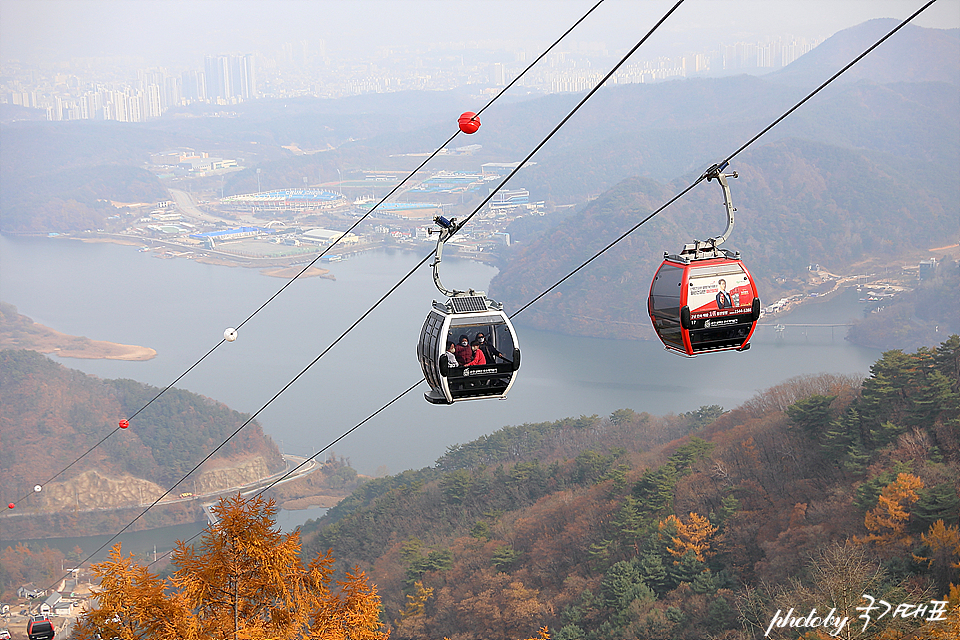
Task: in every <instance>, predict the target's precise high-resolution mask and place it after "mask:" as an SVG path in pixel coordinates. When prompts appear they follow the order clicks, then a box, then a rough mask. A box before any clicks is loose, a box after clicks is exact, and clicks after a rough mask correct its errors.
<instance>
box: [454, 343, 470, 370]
mask: <svg viewBox="0 0 960 640" xmlns="http://www.w3.org/2000/svg"><path fill="white" fill-rule="evenodd" d="M456 356H457V361H458V362H459V363H460V366H465V365H466V364H467V363H468V362H470V361H471V360H473V349H471V348H470V340H469V338H467V336H465V335H461V336H460V337H459V338H458V339H457V348H456Z"/></svg>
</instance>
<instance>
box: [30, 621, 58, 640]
mask: <svg viewBox="0 0 960 640" xmlns="http://www.w3.org/2000/svg"><path fill="white" fill-rule="evenodd" d="M54 635H56V631H55V630H54V628H53V622H51V621H50V619H49V618H47V617H46V616H33V617H32V618H30V622H28V623H27V638H29V639H30V640H52V639H53V636H54Z"/></svg>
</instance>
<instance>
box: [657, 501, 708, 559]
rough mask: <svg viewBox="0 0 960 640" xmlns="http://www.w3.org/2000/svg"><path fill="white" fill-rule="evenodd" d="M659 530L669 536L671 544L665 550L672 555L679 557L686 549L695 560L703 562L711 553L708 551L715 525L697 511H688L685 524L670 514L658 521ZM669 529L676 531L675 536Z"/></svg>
mask: <svg viewBox="0 0 960 640" xmlns="http://www.w3.org/2000/svg"><path fill="white" fill-rule="evenodd" d="M659 530H660V533H661V535H669V536H670V541H671V542H672V543H673V546H671V547H667V551H669V552H670V555H672V556H675V557H677V558H680V557H682V556H683V555H684V554H685V553H686V552H687V551H693V552H694V554H696V556H697V560H699V561H701V562H704V561H706V558H707V556H711V555H713V553H712V552H711V551H710V542H711V540H712V538H713V535H714V534H715V533H716V532H717V527H715V526H713V525H712V524H710V521H709V520H708V519H706V518H705V517H703V516H701V515H699V514H697V513H693V512H690V518H689V521H688V523H687V524H684V522H683V521H682V520H680V518H678V517H677V516H674V515H671V516H669V517H667V519H666V520H661V521H660V524H659ZM671 530H675V531H676V532H677V533H676V535H675V536H674V535H670V534H669V532H670V531H671Z"/></svg>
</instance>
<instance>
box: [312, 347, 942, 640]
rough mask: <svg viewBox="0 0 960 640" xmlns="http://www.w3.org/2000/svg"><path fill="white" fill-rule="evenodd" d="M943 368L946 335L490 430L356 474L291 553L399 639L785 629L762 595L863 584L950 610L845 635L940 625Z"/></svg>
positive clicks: (798, 598)
mask: <svg viewBox="0 0 960 640" xmlns="http://www.w3.org/2000/svg"><path fill="white" fill-rule="evenodd" d="M958 382H960V337H958V336H956V335H954V336H951V337H950V338H949V339H948V340H946V341H944V342H943V343H942V344H940V345H939V346H938V347H936V348H934V349H928V348H921V349H918V350H917V351H915V352H912V353H906V352H903V351H900V350H893V351H888V352H885V353H884V354H883V356H882V357H881V358H880V359H879V360H877V361H876V363H875V364H874V365H873V366H872V368H871V372H870V375H869V376H868V377H867V378H866V379H862V380H861V379H857V378H853V377H846V376H837V375H828V374H820V375H809V376H803V377H799V378H796V379H793V380H790V381H787V382H785V383H783V384H780V385H778V386H776V387H772V388H770V389H767V390H765V391H763V392H762V393H760V394H758V395H756V396H755V397H754V398H752V399H750V400H749V401H747V402H745V403H744V404H742V405H741V406H739V407H736V408H735V409H732V410H723V409H722V408H720V407H717V406H712V407H702V408H701V409H700V410H698V411H696V412H690V413H687V414H681V415H673V416H665V417H656V416H652V415H649V414H646V413H636V412H634V411H631V410H629V409H621V410H618V411H616V412H614V413H613V414H611V415H610V416H607V417H600V416H580V417H579V418H570V419H566V420H560V421H556V422H550V423H540V424H524V425H520V426H513V427H505V428H503V429H500V430H499V431H496V432H494V433H492V434H490V435H488V436H484V437H482V438H480V439H478V440H475V441H473V442H470V443H466V444H463V445H457V446H453V447H450V448H449V450H448V451H447V453H446V454H445V455H444V456H442V457H441V458H440V459H438V460H437V462H436V464H435V465H434V466H433V467H430V468H424V469H420V470H411V471H405V472H403V473H400V474H397V475H394V476H389V477H384V478H379V479H375V480H372V481H371V482H369V483H367V484H365V485H363V486H362V487H360V488H359V489H357V490H356V491H355V492H354V493H353V495H352V496H351V497H350V498H347V499H345V500H344V501H342V502H341V503H340V504H339V505H338V506H337V507H336V508H334V509H331V510H330V511H329V512H328V514H327V515H326V516H325V517H324V518H323V519H321V520H319V521H311V522H309V523H307V525H306V526H305V527H303V529H302V535H303V540H304V550H305V552H307V553H309V554H312V553H319V552H321V551H327V550H330V551H331V552H332V553H333V555H334V556H335V557H336V558H337V563H338V567H339V568H340V569H339V570H341V571H342V570H344V568H349V567H354V566H359V567H361V568H362V569H363V570H364V571H366V572H367V574H368V575H369V576H370V578H371V580H372V581H373V582H375V583H376V584H377V585H378V588H379V593H380V596H381V598H382V601H383V612H382V621H383V622H384V624H386V625H389V626H390V628H391V629H392V634H391V637H392V638H399V639H411V640H413V639H421V638H422V639H426V638H442V637H447V638H450V640H467V639H469V638H477V637H483V638H488V639H490V640H507V639H510V638H518V637H527V636H531V635H534V634H535V633H536V632H537V630H538V629H539V628H540V627H542V626H546V627H547V628H548V629H549V630H550V632H551V635H550V637H551V638H553V639H554V640H556V639H560V640H577V639H579V640H618V639H620V638H650V639H655V638H663V639H678V640H679V639H686V638H690V639H694V638H705V637H709V638H729V639H731V640H733V639H738V640H739V639H743V638H757V637H763V636H764V635H765V633H764V632H765V631H769V635H767V636H766V637H773V638H797V637H800V636H801V633H798V632H797V631H796V629H790V628H786V629H781V628H776V627H775V628H773V629H768V625H769V624H770V621H771V619H772V618H773V616H774V614H775V612H777V611H778V610H781V611H784V612H785V611H787V610H788V609H789V608H791V607H792V608H794V609H795V610H796V611H802V612H803V613H804V614H806V613H807V612H809V611H810V609H811V608H816V609H817V610H818V611H821V612H822V614H823V613H826V611H828V610H830V609H831V608H835V609H836V610H837V611H838V612H839V613H838V615H846V616H849V617H850V619H851V620H853V621H855V622H856V624H855V625H853V626H855V627H856V629H859V628H860V626H861V625H862V624H863V621H857V616H858V615H860V613H859V611H857V610H856V607H857V606H864V603H865V602H866V601H865V600H862V599H861V596H862V594H869V595H871V596H872V597H874V598H875V599H877V600H878V601H879V600H884V601H886V602H889V603H895V604H901V603H907V604H911V603H912V605H916V606H919V605H920V604H922V603H926V606H927V607H928V608H929V607H931V606H933V605H931V604H930V601H931V600H935V601H941V602H945V601H949V602H950V605H949V607H950V611H951V613H950V615H951V616H952V618H951V619H952V622H950V623H949V624H951V625H953V626H951V627H949V629H948V627H947V626H946V625H947V624H948V623H947V622H941V621H939V620H934V621H931V620H929V619H928V618H929V617H930V616H929V615H928V614H924V615H926V618H924V617H923V616H920V617H919V618H918V617H917V616H916V615H914V616H912V617H909V616H907V617H904V616H903V615H900V616H887V617H885V618H882V619H877V620H873V621H871V624H870V626H869V633H864V634H862V635H858V636H855V637H864V638H867V637H869V638H881V637H882V638H934V637H943V638H946V637H955V636H952V635H950V633H953V631H950V629H953V630H954V631H955V630H956V625H957V624H960V617H958V616H960V608H958V605H960V588H958V587H957V585H958V584H960V576H958V561H960V530H958V520H960V495H958V487H960V384H958ZM940 606H944V607H945V606H947V605H940ZM912 610H913V611H914V613H916V611H917V609H916V607H914V609H912ZM821 631H823V630H822V629H821ZM810 633H811V635H808V636H803V637H809V638H814V637H816V638H821V637H823V638H825V637H827V636H826V635H816V634H814V631H813V630H811V631H810ZM937 634H940V635H937ZM844 637H846V636H844ZM851 637H854V636H851Z"/></svg>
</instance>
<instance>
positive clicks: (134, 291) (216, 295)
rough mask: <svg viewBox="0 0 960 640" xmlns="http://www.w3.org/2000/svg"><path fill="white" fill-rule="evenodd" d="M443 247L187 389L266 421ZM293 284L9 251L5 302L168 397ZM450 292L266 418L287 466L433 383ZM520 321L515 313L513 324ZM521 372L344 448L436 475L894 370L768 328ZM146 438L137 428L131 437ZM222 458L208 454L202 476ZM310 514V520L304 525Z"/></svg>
mask: <svg viewBox="0 0 960 640" xmlns="http://www.w3.org/2000/svg"><path fill="white" fill-rule="evenodd" d="M431 249H432V246H430V245H422V246H419V247H416V252H413V251H397V250H380V251H373V252H369V253H365V254H361V255H358V256H355V257H353V258H350V259H349V260H345V261H343V262H337V263H332V264H330V265H325V266H327V267H329V268H330V270H331V272H332V274H333V275H334V276H335V277H336V280H330V279H325V278H309V279H303V280H298V281H296V282H294V283H293V284H292V285H291V286H290V287H289V288H288V289H287V290H286V291H284V293H283V294H281V295H280V296H279V297H277V298H276V299H275V300H274V301H273V302H272V303H271V304H269V305H268V306H267V307H265V308H264V309H263V310H262V311H261V312H260V313H259V314H258V315H256V316H255V317H254V318H253V319H252V320H251V321H250V322H249V323H248V324H246V325H245V326H243V327H242V328H241V329H240V331H239V338H238V340H237V341H236V342H233V343H225V344H223V345H221V346H220V348H218V349H216V351H214V352H213V353H212V354H211V355H210V356H209V357H208V358H207V359H206V360H204V362H202V363H201V364H200V365H199V366H197V367H196V368H195V369H194V370H193V371H191V372H190V373H189V374H188V375H187V376H185V377H184V378H183V379H182V380H181V381H180V382H179V383H178V385H177V386H179V387H182V388H184V389H188V390H190V391H194V392H196V393H200V394H203V395H205V396H208V397H211V398H214V399H216V400H219V401H222V402H224V403H226V404H227V405H229V406H230V407H232V408H234V409H237V410H239V411H244V412H248V413H253V412H255V411H257V410H258V409H260V408H261V407H263V406H264V404H266V403H267V402H268V401H269V400H270V399H271V398H272V397H273V396H274V395H276V394H277V393H278V392H279V391H280V389H281V388H282V387H283V386H284V385H286V384H287V383H288V382H290V380H292V379H293V378H294V376H296V375H297V374H298V373H299V372H300V371H301V370H303V369H304V368H305V367H307V365H308V364H309V363H310V362H311V361H312V360H314V359H315V358H316V357H317V355H318V354H319V353H321V352H322V351H323V350H324V349H326V348H327V347H328V346H329V345H330V344H331V342H332V341H333V340H335V339H336V338H337V337H338V336H339V335H340V334H341V333H342V332H343V331H344V330H345V329H346V328H347V327H348V326H349V325H350V324H351V323H352V322H353V321H355V320H356V319H357V318H358V317H359V316H360V315H361V314H362V313H363V312H365V311H366V310H367V309H368V308H369V307H370V306H371V305H372V304H373V303H374V302H376V300H377V299H379V297H380V296H382V295H383V293H384V292H385V291H386V290H387V289H388V288H390V287H391V286H393V285H394V284H396V282H397V281H398V280H399V279H400V277H401V276H402V275H403V274H405V273H406V272H407V271H408V270H409V269H411V268H412V267H413V265H415V264H416V263H417V262H418V261H419V260H420V259H421V258H422V257H423V256H424V255H426V253H428V252H429V251H430V250H431ZM443 265H444V267H443V280H444V284H446V285H447V286H451V287H458V288H466V287H474V288H480V289H482V288H484V287H486V286H487V285H488V283H489V281H490V279H491V278H492V277H493V276H494V275H495V273H496V271H495V269H494V268H492V267H490V266H488V265H484V264H480V263H476V262H472V261H467V260H458V259H455V258H445V259H444V262H443ZM286 282H287V281H286V280H281V279H278V278H271V277H267V276H264V275H262V274H260V272H259V271H258V270H256V269H247V268H239V267H225V266H214V265H205V264H200V263H197V262H194V261H191V260H185V259H170V260H161V259H157V258H155V257H153V255H152V254H151V253H140V252H138V251H137V248H136V247H132V246H122V245H115V244H108V243H84V242H80V241H76V240H67V239H47V238H11V237H0V299H2V300H3V301H5V302H9V303H11V304H13V305H15V306H16V307H17V308H18V310H19V311H20V313H22V314H24V315H27V316H29V317H31V318H33V319H34V320H35V321H37V322H39V323H41V324H44V325H46V326H48V327H51V328H53V329H56V330H57V331H62V332H64V333H68V334H72V335H78V336H86V337H88V338H91V339H96V340H108V341H111V342H119V343H124V344H135V345H142V346H146V347H151V348H153V349H156V350H157V357H156V358H154V359H152V360H149V361H145V362H123V361H112V360H82V359H69V358H55V359H56V360H58V361H59V362H62V363H63V364H64V365H65V366H67V367H71V368H74V369H79V370H81V371H84V372H87V373H91V374H95V375H98V376H101V377H105V378H131V379H134V380H138V381H140V382H146V383H149V384H152V385H156V386H158V387H163V386H166V385H167V384H169V383H170V382H171V381H172V380H173V379H175V378H176V377H177V376H179V375H180V374H181V373H182V372H183V371H184V370H186V369H187V368H188V367H190V366H191V365H192V364H194V363H195V362H196V361H197V360H198V359H199V358H200V357H201V356H202V355H203V354H204V353H206V352H207V351H209V350H210V349H211V348H212V347H213V346H214V345H216V344H217V343H218V342H219V341H220V340H221V339H222V335H223V331H224V329H225V328H227V327H235V326H237V325H238V324H239V323H241V322H242V321H243V320H244V319H245V318H246V317H247V316H249V315H250V314H251V313H252V312H253V311H254V310H255V309H256V308H257V307H258V306H260V305H261V304H262V303H263V301H264V300H266V299H267V298H268V297H269V296H271V295H272V294H273V293H275V292H276V291H277V290H278V289H279V288H280V287H281V286H283V284H284V283H286ZM438 297H439V293H438V292H437V290H436V288H435V287H434V285H433V280H432V277H431V274H430V269H429V262H428V263H427V264H426V265H425V266H424V267H422V268H421V270H420V272H419V273H417V274H415V275H414V276H413V277H412V278H411V279H410V280H408V281H407V282H406V283H405V284H404V285H402V286H401V287H400V288H399V289H398V290H397V291H396V292H395V294H394V295H392V296H390V297H389V298H388V299H387V301H386V302H384V303H383V304H382V305H381V306H380V307H379V308H378V309H377V310H376V311H374V312H373V313H372V314H371V315H370V316H369V317H368V318H367V319H366V320H365V321H364V322H362V323H361V324H360V325H358V326H357V328H356V329H355V330H353V331H352V332H350V333H349V334H348V335H347V336H346V337H345V338H344V339H343V340H342V341H341V342H340V343H339V344H338V345H337V346H336V347H335V348H333V349H332V350H331V351H330V352H329V353H327V354H326V355H325V356H324V357H323V358H321V359H320V360H319V361H318V362H317V363H316V364H315V365H314V366H313V367H311V368H310V369H309V370H308V371H307V372H306V373H305V374H304V375H303V376H302V377H300V378H299V380H297V382H296V383H294V384H293V385H292V386H291V387H290V388H289V389H288V390H287V391H285V392H284V393H282V394H281V395H280V396H279V397H278V398H277V399H276V400H275V401H274V402H273V403H272V404H270V406H269V407H267V408H266V409H265V410H264V411H263V412H262V413H261V414H260V415H259V417H258V420H259V421H260V423H261V424H262V425H263V429H264V431H265V432H266V433H267V434H268V435H270V436H271V437H272V438H273V439H274V440H275V441H277V443H278V444H279V445H280V446H281V448H282V449H283V451H284V452H286V453H292V454H295V455H301V456H311V455H313V454H314V453H316V452H317V451H319V450H320V449H322V448H323V447H325V446H327V445H328V444H329V443H330V442H332V441H333V440H334V439H336V438H337V437H339V436H340V435H341V434H342V433H344V432H345V431H347V430H348V429H350V428H352V427H354V426H355V425H357V424H358V423H360V422H361V421H362V420H364V419H365V418H367V417H368V416H369V415H370V414H372V413H373V412H374V411H376V410H377V409H379V408H380V407H382V406H383V405H384V404H386V403H387V402H389V401H390V400H391V399H393V398H394V397H395V396H396V395H397V394H399V393H400V392H401V391H403V390H404V389H406V388H407V387H409V386H410V385H412V384H414V383H415V382H416V381H417V380H419V379H420V378H421V372H420V368H419V364H418V362H417V359H416V356H415V345H416V342H417V338H418V336H419V333H420V328H421V325H422V324H423V320H424V318H425V317H426V314H427V312H428V310H429V308H430V305H431V301H432V300H434V299H436V298H438ZM508 311H509V310H508ZM861 314H862V304H861V303H859V302H858V299H857V295H856V292H854V291H848V292H846V293H845V294H843V295H841V296H837V297H834V298H832V299H829V300H827V301H817V302H809V303H805V304H804V305H801V307H800V308H799V309H798V310H797V311H795V312H793V313H792V314H790V315H787V316H784V317H782V318H778V322H783V323H786V324H790V323H797V324H805V323H806V324H810V323H843V322H848V321H849V320H851V319H853V318H857V317H860V316H861ZM518 331H519V342H520V347H521V350H522V352H523V367H522V369H521V370H520V372H519V377H518V379H517V382H516V383H515V385H514V387H513V390H512V391H511V393H510V397H509V398H508V399H506V400H503V401H494V400H489V401H485V402H483V401H480V402H463V403H457V404H455V405H453V406H434V405H431V404H428V403H427V402H425V401H424V399H423V391H425V390H426V385H425V384H424V385H421V386H420V387H418V388H417V389H416V390H415V391H413V392H411V393H409V394H407V395H406V396H405V397H404V398H402V399H401V400H399V401H398V402H397V403H395V404H394V405H393V406H391V407H390V408H389V409H387V410H386V411H384V412H383V413H381V414H380V415H379V416H377V417H376V418H374V419H373V420H371V421H370V422H368V423H366V424H365V425H364V426H362V427H361V428H360V429H358V430H357V431H355V432H354V433H352V434H350V435H349V436H347V437H346V438H344V439H343V440H342V441H341V442H339V443H337V444H336V445H335V446H334V447H333V451H335V452H336V453H337V454H338V455H342V456H346V457H347V458H348V459H349V460H350V462H351V464H352V465H353V466H354V468H356V469H357V471H359V472H360V473H367V474H372V473H374V472H375V471H376V470H378V469H379V470H380V471H381V472H382V471H383V469H384V468H386V469H387V470H388V471H389V472H390V473H397V472H399V471H402V470H404V469H408V468H419V467H423V466H429V465H432V464H433V462H434V461H435V460H436V459H437V458H438V457H439V456H441V455H443V453H444V452H445V451H446V450H447V448H448V447H450V446H452V445H455V444H457V443H464V442H467V441H470V440H473V439H475V438H477V437H479V436H481V435H483V434H488V433H491V432H493V431H495V430H497V429H499V428H500V427H503V426H506V425H518V424H523V423H526V422H543V421H549V420H555V419H559V418H563V417H567V416H579V415H592V414H599V415H609V414H610V413H612V412H613V411H615V410H617V409H621V408H630V409H633V410H635V411H638V412H639V411H647V412H650V413H653V414H666V413H680V412H684V411H690V410H694V409H696V408H698V407H700V406H702V405H713V404H718V405H721V406H723V407H724V408H726V409H730V408H733V407H735V406H737V405H738V404H740V403H741V402H743V401H744V400H747V399H748V398H750V397H751V396H753V395H754V394H755V393H756V392H758V391H760V390H763V389H765V388H768V387H770V386H772V385H775V384H777V383H779V382H782V381H784V380H786V379H788V378H791V377H793V376H797V375H801V374H806V373H819V372H830V373H854V374H862V375H866V374H868V372H869V368H870V366H871V364H873V362H874V361H875V360H876V359H877V357H878V356H879V355H880V352H879V351H877V350H874V349H867V348H862V347H858V346H855V345H852V344H850V343H848V342H847V341H845V340H844V339H843V336H844V335H845V333H846V329H845V328H844V327H838V328H836V329H831V328H829V327H790V326H788V327H787V328H786V330H785V331H784V332H783V333H782V334H778V333H777V332H776V331H775V329H774V327H773V326H772V325H762V326H760V327H758V329H757V331H756V333H755V336H754V338H753V340H752V343H753V348H752V349H751V350H750V351H747V352H744V353H730V354H723V355H716V356H703V357H699V358H695V359H685V358H681V357H678V356H676V355H673V354H670V353H668V352H666V351H665V350H664V349H663V347H662V345H660V344H659V343H658V342H652V341H648V342H634V341H616V340H600V339H592V338H574V337H569V336H563V335H558V334H553V333H549V332H544V331H533V330H529V329H526V328H524V327H522V326H519V327H518ZM132 427H133V428H136V423H135V421H134V423H133V424H132ZM206 453H207V452H205V451H197V452H196V456H197V459H198V460H199V459H200V458H201V457H203V456H204V455H205V454H206ZM293 513H296V512H293Z"/></svg>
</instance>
